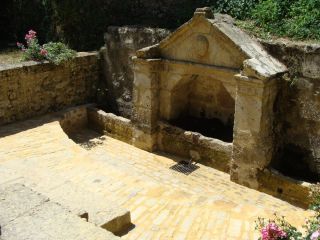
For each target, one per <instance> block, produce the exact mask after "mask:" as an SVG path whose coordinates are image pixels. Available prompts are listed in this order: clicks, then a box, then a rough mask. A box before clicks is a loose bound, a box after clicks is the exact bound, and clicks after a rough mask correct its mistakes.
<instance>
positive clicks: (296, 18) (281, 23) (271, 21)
mask: <svg viewBox="0 0 320 240" xmlns="http://www.w3.org/2000/svg"><path fill="white" fill-rule="evenodd" d="M252 19H253V20H254V21H255V23H256V25H257V26H259V27H261V28H262V29H263V30H264V31H266V32H270V33H271V34H273V35H276V36H281V37H291V38H294V39H317V40H320V0H263V1H261V2H260V3H259V4H257V6H256V7H255V8H254V9H253V10H252Z"/></svg>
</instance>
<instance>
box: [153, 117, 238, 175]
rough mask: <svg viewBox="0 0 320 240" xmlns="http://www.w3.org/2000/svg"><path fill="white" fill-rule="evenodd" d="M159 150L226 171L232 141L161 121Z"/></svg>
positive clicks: (227, 170) (228, 166) (229, 160)
mask: <svg viewBox="0 0 320 240" xmlns="http://www.w3.org/2000/svg"><path fill="white" fill-rule="evenodd" d="M158 148H159V150H160V151H163V152H166V153H171V154H174V155H177V156H180V157H184V158H187V159H190V158H194V156H192V155H197V159H193V160H194V161H196V162H198V163H201V164H204V165H206V166H209V167H213V168H215V169H218V170H220V171H224V172H226V173H228V172H229V170H230V162H231V155H232V143H225V142H222V141H220V140H218V139H212V138H208V137H205V136H203V135H201V134H199V133H194V132H189V131H185V130H183V129H181V128H177V127H174V126H171V125H169V124H166V123H164V122H162V123H161V124H160V131H159V136H158Z"/></svg>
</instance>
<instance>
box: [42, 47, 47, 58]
mask: <svg viewBox="0 0 320 240" xmlns="http://www.w3.org/2000/svg"><path fill="white" fill-rule="evenodd" d="M40 54H41V55H42V56H46V55H47V54H48V51H47V50H46V49H44V48H41V50H40Z"/></svg>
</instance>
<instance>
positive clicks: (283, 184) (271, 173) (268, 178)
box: [258, 169, 313, 208]
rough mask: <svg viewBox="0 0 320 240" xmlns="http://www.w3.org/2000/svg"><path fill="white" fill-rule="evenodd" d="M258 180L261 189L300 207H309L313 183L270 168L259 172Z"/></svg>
mask: <svg viewBox="0 0 320 240" xmlns="http://www.w3.org/2000/svg"><path fill="white" fill-rule="evenodd" d="M258 181H259V188H258V190H259V191H261V192H265V193H267V194H270V195H272V196H275V197H277V198H280V199H283V200H285V201H288V202H290V203H292V204H294V205H297V206H299V207H302V208H308V207H309V205H310V203H311V202H312V199H311V197H310V192H311V189H312V186H313V185H312V184H310V183H307V182H302V181H297V180H294V179H292V178H289V177H286V176H283V175H282V174H280V173H279V172H277V171H275V170H269V169H265V170H264V171H263V172H260V173H259V175H258Z"/></svg>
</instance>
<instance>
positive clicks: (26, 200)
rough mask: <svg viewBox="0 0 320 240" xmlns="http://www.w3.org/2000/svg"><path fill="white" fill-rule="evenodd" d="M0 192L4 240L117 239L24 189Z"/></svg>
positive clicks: (14, 187)
mask: <svg viewBox="0 0 320 240" xmlns="http://www.w3.org/2000/svg"><path fill="white" fill-rule="evenodd" d="M0 191H1V192H0V194H1V197H0V210H1V211H0V212H1V220H0V222H1V226H2V227H1V231H2V232H1V237H2V239H3V240H17V239H19V240H34V239H39V240H61V239H74V240H80V239H83V240H85V239H97V240H98V239H101V240H102V239H104V240H107V239H110V240H111V239H119V238H118V237H116V236H114V235H113V234H111V233H110V232H108V231H105V230H103V229H102V228H99V227H96V226H94V225H93V224H91V223H88V222H86V221H85V220H83V219H81V218H80V217H78V216H76V215H73V214H72V213H71V212H69V211H68V210H67V209H65V208H64V207H62V206H61V205H59V204H57V203H54V202H51V201H49V199H48V198H46V197H44V196H43V195H41V194H38V193H36V192H34V191H33V190H31V189H30V188H27V187H25V186H24V185H21V184H13V185H11V184H9V185H7V186H6V187H5V188H2V189H1V190H0Z"/></svg>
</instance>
